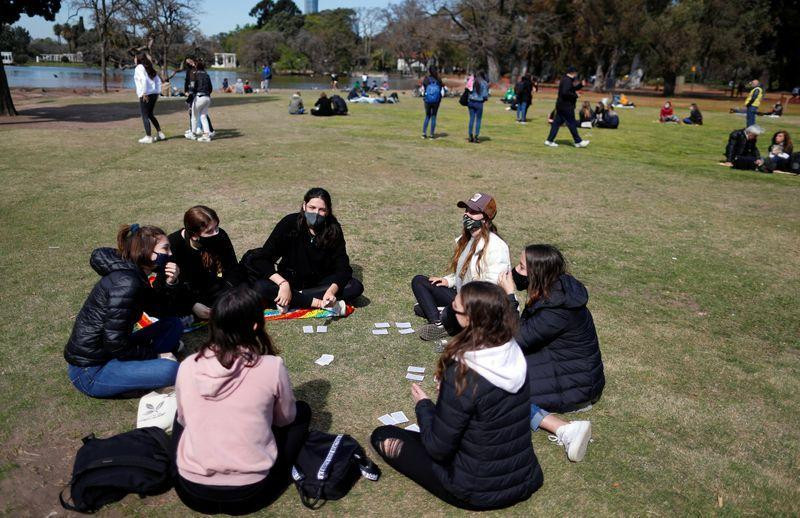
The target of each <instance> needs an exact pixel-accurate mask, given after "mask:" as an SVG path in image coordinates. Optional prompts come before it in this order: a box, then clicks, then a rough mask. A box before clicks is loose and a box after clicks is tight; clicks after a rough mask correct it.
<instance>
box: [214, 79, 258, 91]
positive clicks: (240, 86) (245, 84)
mask: <svg viewBox="0 0 800 518" xmlns="http://www.w3.org/2000/svg"><path fill="white" fill-rule="evenodd" d="M222 91H223V92H225V93H229V94H252V93H254V90H253V87H252V86H250V80H249V79H245V80H244V81H242V78H241V77H237V78H236V83H235V84H234V85H233V86H231V84H230V82H229V81H228V78H227V77H226V78H223V79H222Z"/></svg>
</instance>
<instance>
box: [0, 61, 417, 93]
mask: <svg viewBox="0 0 800 518" xmlns="http://www.w3.org/2000/svg"><path fill="white" fill-rule="evenodd" d="M5 69H6V76H7V77H8V84H9V86H11V87H12V88H13V87H17V88H95V89H96V88H100V87H101V83H100V81H101V79H100V69H99V68H91V67H37V66H26V67H18V66H6V67H5ZM208 74H209V76H210V77H211V82H212V84H213V85H214V88H220V87H221V86H222V80H223V79H224V78H226V77H227V78H228V81H229V82H230V84H231V85H233V84H234V83H236V79H237V78H239V77H241V78H242V81H244V80H247V79H249V80H250V84H251V85H252V86H253V87H254V88H258V86H259V83H260V82H261V76H260V74H258V73H255V72H253V73H240V72H237V71H235V70H208ZM384 78H386V76H384V77H378V78H376V79H377V80H378V84H380V83H381V82H382V81H383V79H384ZM356 79H359V80H360V76H359V77H358V78H352V81H355V80H356ZM388 80H389V86H390V87H391V88H392V89H406V88H411V87H413V86H414V84H416V79H413V78H401V77H389V78H388ZM183 81H184V73H183V72H180V73H179V74H177V75H176V76H175V77H173V78H172V85H173V86H177V87H178V88H180V89H183ZM349 82H350V78H347V77H340V79H339V85H340V86H342V87H344V86H347V84H349ZM370 82H372V78H370ZM108 87H109V88H115V89H116V88H134V84H133V69H128V70H116V69H108ZM270 87H272V88H291V89H297V90H316V89H326V88H330V78H329V77H328V76H322V75H319V76H314V77H308V76H274V77H273V79H272V81H271V82H270Z"/></svg>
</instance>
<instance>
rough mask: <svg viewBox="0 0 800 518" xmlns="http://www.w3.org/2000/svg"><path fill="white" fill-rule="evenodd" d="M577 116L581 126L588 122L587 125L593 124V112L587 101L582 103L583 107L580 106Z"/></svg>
mask: <svg viewBox="0 0 800 518" xmlns="http://www.w3.org/2000/svg"><path fill="white" fill-rule="evenodd" d="M578 116H579V121H580V123H581V124H583V123H584V122H588V123H589V124H591V123H592V122H594V118H595V112H593V111H592V105H591V104H590V103H589V101H583V105H582V106H581V111H580V113H579V114H578Z"/></svg>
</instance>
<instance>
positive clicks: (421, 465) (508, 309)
mask: <svg viewBox="0 0 800 518" xmlns="http://www.w3.org/2000/svg"><path fill="white" fill-rule="evenodd" d="M453 310H454V311H455V313H456V316H457V318H458V321H459V324H460V325H461V326H462V327H463V328H464V330H463V331H462V332H461V333H459V334H458V335H457V336H456V337H455V338H454V339H453V340H452V341H451V342H450V343H449V344H448V345H447V348H446V349H445V350H444V352H443V353H442V356H441V357H440V358H439V364H438V367H437V371H436V376H437V378H438V379H439V380H440V382H439V397H438V400H437V401H436V403H435V404H434V403H433V402H432V401H431V400H430V398H428V396H427V395H426V394H425V392H424V391H423V390H422V389H421V388H420V387H419V385H417V384H413V385H412V386H411V393H412V395H413V397H414V400H415V401H416V414H417V421H418V423H419V428H420V431H419V433H417V432H411V431H408V430H403V429H400V428H397V427H395V426H382V427H379V428H377V429H376V430H375V431H374V432H373V433H372V437H371V439H370V442H371V443H372V446H373V447H374V448H375V450H376V451H377V452H378V453H379V454H380V455H381V457H383V459H384V460H385V461H386V462H387V463H388V464H389V465H390V466H391V467H393V468H394V469H396V470H397V471H399V472H400V473H402V474H403V475H405V476H407V477H409V478H410V479H411V480H413V481H414V482H416V483H417V484H419V485H421V486H422V487H423V488H425V489H426V490H428V491H430V492H431V493H432V494H433V495H435V496H437V497H438V498H441V499H442V500H444V501H445V502H447V503H449V504H451V505H454V506H457V507H461V508H463V509H471V510H485V509H502V508H505V507H509V506H511V505H514V504H516V503H518V502H522V501H524V500H527V499H528V498H530V496H531V495H532V494H533V493H534V492H535V491H536V490H538V489H539V488H540V487H541V486H542V482H543V476H542V469H541V467H540V466H539V462H538V461H537V459H536V455H535V454H534V452H533V447H532V446H531V436H530V429H529V427H528V420H529V409H530V406H529V388H528V385H529V382H528V378H527V376H526V374H525V369H526V367H525V359H524V356H523V355H522V351H520V349H519V346H518V345H517V343H516V342H515V341H514V332H515V330H516V327H517V318H516V315H515V314H514V311H513V309H512V306H511V304H510V303H509V301H508V299H507V298H506V296H505V294H504V293H503V290H501V289H500V288H499V287H497V286H496V285H494V284H491V283H488V282H483V281H475V282H470V283H468V284H466V285H464V287H462V289H461V292H460V293H459V294H458V295H456V298H455V301H454V302H453Z"/></svg>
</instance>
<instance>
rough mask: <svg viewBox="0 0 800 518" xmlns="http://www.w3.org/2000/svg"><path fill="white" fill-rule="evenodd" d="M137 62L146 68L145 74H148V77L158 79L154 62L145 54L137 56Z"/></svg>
mask: <svg viewBox="0 0 800 518" xmlns="http://www.w3.org/2000/svg"><path fill="white" fill-rule="evenodd" d="M136 62H137V63H139V64H140V65H142V66H143V67H144V70H145V72H147V76H148V77H149V78H150V79H153V78H154V77H156V69H155V68H153V62H152V61H150V58H148V57H147V54H145V53H143V52H142V53H139V54H137V55H136Z"/></svg>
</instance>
